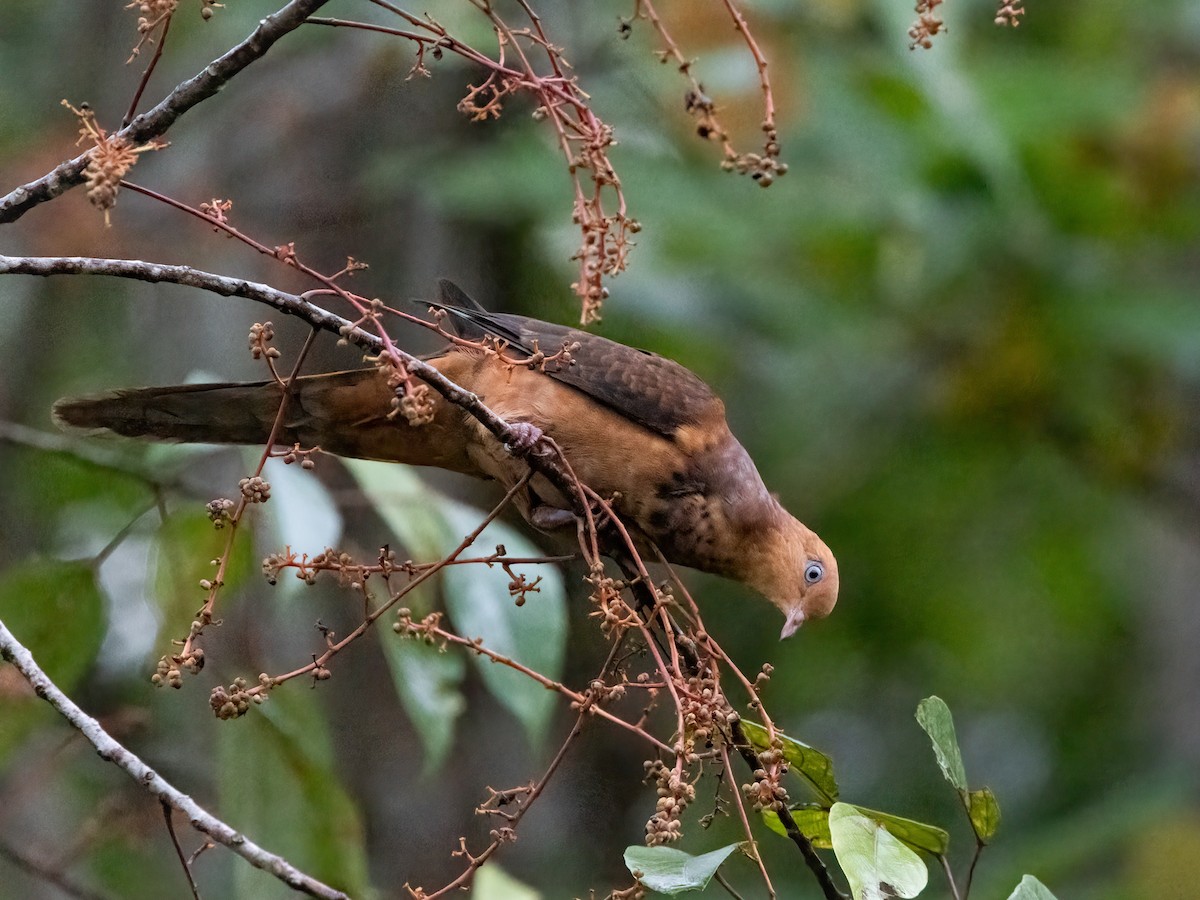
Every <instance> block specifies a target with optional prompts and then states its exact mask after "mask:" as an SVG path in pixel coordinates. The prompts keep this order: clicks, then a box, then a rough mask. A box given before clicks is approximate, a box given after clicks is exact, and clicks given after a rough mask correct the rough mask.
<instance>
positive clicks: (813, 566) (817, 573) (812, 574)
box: [804, 562, 825, 584]
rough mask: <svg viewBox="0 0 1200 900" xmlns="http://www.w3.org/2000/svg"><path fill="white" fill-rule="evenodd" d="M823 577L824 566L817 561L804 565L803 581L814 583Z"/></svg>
mask: <svg viewBox="0 0 1200 900" xmlns="http://www.w3.org/2000/svg"><path fill="white" fill-rule="evenodd" d="M824 577H825V567H824V566H823V565H821V564H820V563H819V562H810V563H809V564H808V565H807V566H805V567H804V583H805V584H816V583H817V582H818V581H820V580H821V579H822V578H824Z"/></svg>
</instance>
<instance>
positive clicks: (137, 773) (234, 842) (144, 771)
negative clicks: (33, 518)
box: [0, 621, 349, 900]
mask: <svg viewBox="0 0 1200 900" xmlns="http://www.w3.org/2000/svg"><path fill="white" fill-rule="evenodd" d="M0 657H3V658H4V659H6V660H7V661H8V662H10V663H12V664H13V665H14V666H16V667H17V670H18V671H19V672H20V673H21V674H22V675H23V676H24V677H25V680H26V681H28V682H29V684H30V685H31V686H32V687H33V689H34V691H36V692H37V695H38V696H39V697H41V698H42V699H43V700H45V701H46V702H47V703H49V704H50V705H51V706H53V707H54V708H55V709H56V710H57V711H58V713H59V715H61V716H62V717H63V718H64V719H66V720H67V721H68V722H69V723H70V724H71V727H73V728H74V729H75V730H76V731H78V732H79V733H80V734H82V735H83V736H84V737H86V738H87V739H88V740H89V741H90V742H91V744H92V746H93V747H95V748H96V752H97V753H98V754H100V757H101V758H102V759H105V760H107V761H108V762H111V763H113V764H114V765H116V766H119V767H120V768H121V769H124V770H125V772H126V773H127V774H128V775H129V776H130V777H131V778H132V779H133V780H134V781H136V782H137V783H138V784H140V785H141V786H142V787H144V788H145V789H146V790H147V791H149V792H150V793H151V794H152V795H153V796H155V797H156V798H157V799H158V800H159V801H160V802H162V803H164V804H166V805H169V806H171V807H172V808H173V809H177V810H179V811H180V812H181V813H183V814H184V815H185V816H187V817H188V821H189V822H190V823H191V825H192V827H193V828H195V829H196V830H197V831H201V832H203V833H204V834H206V835H208V836H209V837H210V838H212V839H213V840H214V841H216V842H217V843H219V844H223V845H225V846H226V847H228V848H229V849H230V850H232V851H233V852H234V853H236V854H237V855H238V856H240V857H242V858H243V859H245V860H246V861H247V862H249V863H250V865H252V866H254V867H255V868H257V869H262V870H263V871H265V872H270V873H271V874H272V875H274V876H275V877H276V878H278V879H279V880H280V881H282V882H283V883H284V884H286V885H288V886H289V887H291V888H293V889H295V890H297V891H303V892H304V893H305V894H308V895H309V896H310V897H320V898H322V900H349V897H348V896H347V895H346V894H343V893H342V892H341V891H339V890H337V889H335V888H332V887H330V886H329V885H327V884H323V883H322V882H320V881H317V880H316V879H315V878H313V877H311V876H309V875H306V874H304V873H303V872H301V871H300V870H299V869H297V868H296V867H295V866H293V865H292V864H291V863H289V862H288V861H287V860H286V859H284V858H283V857H282V856H276V855H275V854H274V853H271V852H270V851H268V850H264V849H263V848H262V847H260V846H258V845H257V844H256V843H254V842H253V841H251V840H250V839H249V838H247V837H246V836H245V835H243V834H241V833H239V832H237V831H235V830H234V829H233V828H231V827H230V826H229V825H226V824H225V823H224V822H222V821H221V820H220V819H218V818H216V817H215V816H213V815H211V814H210V813H209V812H207V811H206V810H205V809H204V808H203V807H201V806H200V805H199V804H198V803H196V801H195V800H193V799H192V798H191V797H189V796H187V795H186V794H184V793H183V792H181V791H180V790H179V789H178V788H176V787H174V786H173V785H171V784H170V783H169V782H168V781H167V780H166V779H164V778H163V777H162V776H161V775H159V774H158V773H157V772H155V771H154V770H153V769H152V768H150V767H149V766H148V765H146V764H145V763H144V762H143V761H142V760H141V759H139V758H138V757H137V756H136V755H134V754H133V753H132V752H131V751H130V750H128V749H127V748H126V747H125V746H124V745H123V744H121V743H120V742H119V741H117V740H116V739H115V738H113V737H112V736H111V735H110V734H109V733H108V732H107V731H105V730H104V729H103V728H101V727H100V723H99V722H97V721H96V720H95V719H93V718H92V717H91V716H89V715H88V714H87V713H85V712H84V711H83V710H81V709H80V708H79V707H78V706H76V705H75V704H74V703H72V702H71V699H70V698H69V697H68V696H67V695H66V694H64V693H63V692H62V691H61V690H59V688H58V686H57V685H56V684H55V683H54V682H53V681H51V680H50V678H49V676H47V675H46V673H45V672H43V671H42V670H41V668H40V667H39V666H38V664H37V663H36V662H35V661H34V658H33V654H31V653H30V652H29V650H27V649H26V648H25V647H24V646H23V645H22V644H21V642H20V641H18V640H17V639H16V638H15V637H13V634H12V632H10V631H9V630H8V628H7V627H6V626H5V624H4V622H3V621H0Z"/></svg>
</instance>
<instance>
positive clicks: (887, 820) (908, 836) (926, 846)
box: [852, 804, 950, 856]
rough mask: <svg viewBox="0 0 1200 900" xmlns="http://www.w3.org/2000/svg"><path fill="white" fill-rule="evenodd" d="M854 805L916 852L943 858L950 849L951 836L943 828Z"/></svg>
mask: <svg viewBox="0 0 1200 900" xmlns="http://www.w3.org/2000/svg"><path fill="white" fill-rule="evenodd" d="M852 805H853V806H854V808H855V809H856V810H858V811H859V812H860V813H862V814H863V815H864V816H867V817H868V818H870V819H874V820H875V821H876V822H878V823H879V824H880V825H882V826H883V827H884V828H886V829H887V830H888V831H889V832H890V833H891V834H892V835H893V836H894V837H897V838H899V839H900V840H901V841H903V842H904V843H905V844H907V845H908V846H909V847H911V848H912V849H914V850H924V851H925V852H926V853H932V854H933V855H934V856H941V855H943V854H944V853H945V852H946V850H947V849H949V847H950V835H949V833H947V832H946V830H945V829H943V828H938V827H937V826H936V825H926V824H925V823H924V822H918V821H916V820H915V819H906V818H904V817H903V816H895V815H892V814H891V813H885V812H880V811H879V810H877V809H869V808H867V807H865V806H858V805H857V804H852Z"/></svg>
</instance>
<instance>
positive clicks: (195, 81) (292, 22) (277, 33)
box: [0, 0, 329, 224]
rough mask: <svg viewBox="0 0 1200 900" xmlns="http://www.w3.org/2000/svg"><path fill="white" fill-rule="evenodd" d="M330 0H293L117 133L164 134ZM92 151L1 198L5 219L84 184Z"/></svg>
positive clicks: (129, 138) (0, 215)
mask: <svg viewBox="0 0 1200 900" xmlns="http://www.w3.org/2000/svg"><path fill="white" fill-rule="evenodd" d="M328 2H329V0H291V2H290V3H288V4H287V5H285V6H284V7H283V8H281V9H280V10H279V11H278V12H276V13H273V14H272V15H269V16H267V17H266V18H265V19H263V20H262V21H261V22H260V23H259V25H258V27H257V28H255V29H254V31H252V32H251V33H250V35H249V37H247V38H246V39H245V40H244V41H242V42H241V43H240V44H238V45H237V46H236V47H234V48H232V49H231V50H230V51H229V52H228V53H226V54H224V55H223V56H221V57H219V58H218V59H215V60H213V61H212V62H211V63H209V64H208V65H207V66H205V67H204V69H203V70H202V71H200V72H198V73H197V74H195V75H193V76H192V77H191V78H189V79H188V80H187V81H185V82H183V83H182V84H179V85H178V86H176V87H175V89H174V90H172V91H171V93H170V94H168V95H167V96H166V97H165V98H164V99H163V100H162V101H161V102H160V103H159V104H158V105H157V106H155V107H154V108H153V109H151V110H148V111H147V112H144V113H142V114H141V115H140V116H138V117H137V118H136V119H134V120H133V121H132V122H130V123H129V125H128V127H126V128H122V129H121V130H120V131H118V132H116V134H115V135H114V137H120V138H122V139H124V140H125V141H126V142H128V143H129V144H130V145H131V146H138V145H140V144H144V143H146V142H147V141H149V140H152V139H153V138H157V137H160V136H161V135H163V134H164V133H166V131H167V129H168V128H170V127H171V126H172V125H173V124H175V121H176V120H177V119H178V118H179V117H180V116H182V115H183V114H184V113H186V112H187V111H188V110H189V109H191V108H192V107H193V106H196V105H197V104H198V103H202V102H203V101H205V100H207V99H208V98H209V97H211V96H213V95H214V94H216V93H217V91H219V90H220V89H221V88H222V87H224V86H225V84H226V83H227V82H228V81H229V80H230V79H231V78H233V76H235V75H237V74H238V73H239V72H240V71H242V69H244V68H246V67H247V66H248V65H250V64H251V63H252V62H254V61H255V60H257V59H260V58H261V57H262V56H264V55H265V54H266V52H267V51H268V50H270V49H271V47H272V45H273V44H274V43H275V42H276V41H278V40H279V39H280V38H281V37H283V36H284V35H285V34H287V33H288V32H289V31H294V30H295V29H297V28H299V27H300V26H301V25H303V24H304V20H305V19H307V18H308V17H309V16H310V15H312V14H313V13H314V12H316V11H317V10H318V9H320V8H321V7H322V6H324V5H325V4H326V3H328ZM89 154H90V151H88V152H87V153H81V154H79V155H78V156H76V157H75V158H74V159H71V160H68V161H67V162H64V163H61V164H60V165H58V166H57V167H55V168H54V169H53V170H52V171H50V172H48V173H46V174H45V175H43V176H42V177H41V178H39V179H37V180H36V181H31V182H29V183H28V184H23V185H21V186H20V187H18V188H16V189H15V190H13V191H12V192H10V193H9V194H8V195H7V196H5V197H0V224H5V223H8V222H15V221H16V220H17V219H19V218H21V216H23V215H25V213H27V212H29V210H31V209H33V207H35V206H37V205H39V204H41V203H45V202H46V201H47V200H53V199H54V198H55V197H57V196H59V195H60V194H62V193H64V192H66V191H68V190H70V189H71V188H73V187H75V186H76V185H78V184H81V183H82V182H83V170H84V169H85V168H86V167H87V164H88V159H89Z"/></svg>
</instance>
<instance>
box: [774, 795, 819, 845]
mask: <svg viewBox="0 0 1200 900" xmlns="http://www.w3.org/2000/svg"><path fill="white" fill-rule="evenodd" d="M790 812H791V814H792V821H794V822H795V823H796V827H797V828H799V829H800V833H801V834H802V835H804V836H805V837H806V838H808V841H809V843H810V844H812V845H813V846H814V847H816V848H817V849H818V850H832V849H833V839H832V838H831V837H830V836H829V810H828V809H826V808H825V807H823V806H817V805H815V804H804V805H801V806H797V807H795V808H794V809H791V810H790ZM762 817H763V823H764V824H765V825H766V826H767V828H769V829H771V831H773V832H775V833H776V834H778V835H782V836H783V837H787V836H788V833H787V829H786V828H785V827H784V826H783V822H782V821H781V820H780V818H779V813H777V812H774V811H772V810H769V809H768V810H763V813H762Z"/></svg>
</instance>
